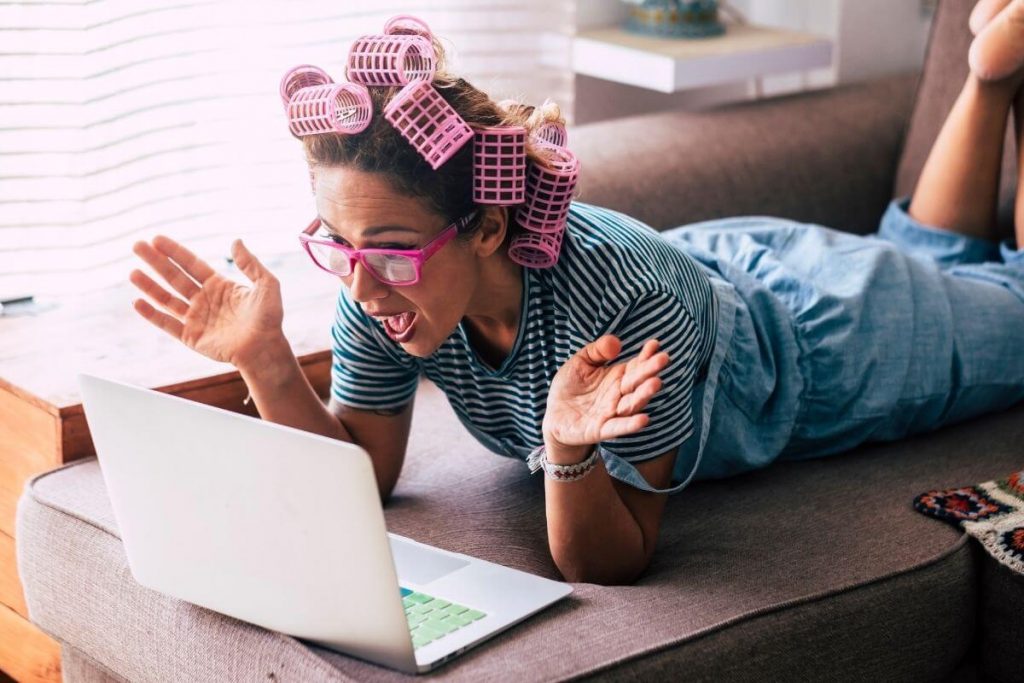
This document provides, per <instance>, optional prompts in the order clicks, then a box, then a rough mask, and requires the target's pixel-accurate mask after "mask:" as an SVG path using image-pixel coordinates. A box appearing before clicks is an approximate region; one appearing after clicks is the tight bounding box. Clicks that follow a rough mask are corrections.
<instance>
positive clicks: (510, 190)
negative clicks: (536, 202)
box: [473, 126, 526, 204]
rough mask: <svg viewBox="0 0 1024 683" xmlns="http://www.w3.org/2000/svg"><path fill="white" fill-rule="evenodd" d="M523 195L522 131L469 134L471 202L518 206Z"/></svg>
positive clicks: (506, 129) (487, 130)
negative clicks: (471, 137)
mask: <svg viewBox="0 0 1024 683" xmlns="http://www.w3.org/2000/svg"><path fill="white" fill-rule="evenodd" d="M525 194H526V129H525V128H523V127H522V126H496V127H492V128H478V129H476V130H475V131H474V133H473V201H474V202H476V203H477V204H522V203H523V201H524V199H525Z"/></svg>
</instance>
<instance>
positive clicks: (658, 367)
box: [620, 339, 669, 394]
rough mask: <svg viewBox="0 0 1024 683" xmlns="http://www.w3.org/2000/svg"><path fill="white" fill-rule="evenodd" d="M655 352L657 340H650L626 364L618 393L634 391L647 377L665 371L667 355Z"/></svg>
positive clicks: (667, 360)
mask: <svg viewBox="0 0 1024 683" xmlns="http://www.w3.org/2000/svg"><path fill="white" fill-rule="evenodd" d="M657 350H658V340H657V339H650V340H648V341H647V343H645V344H644V346H643V348H642V349H640V353H639V354H637V355H636V357H634V358H631V359H630V360H629V362H627V363H626V371H625V374H624V375H623V377H622V382H621V384H620V391H621V392H622V393H623V394H629V393H630V392H632V391H635V390H636V388H637V387H638V386H640V385H641V384H642V383H643V382H644V381H646V380H647V379H648V378H649V377H653V376H655V375H657V374H658V373H659V372H661V371H662V370H664V369H665V367H666V366H667V365H668V362H669V356H668V353H667V352H665V351H662V352H660V353H658V352H657Z"/></svg>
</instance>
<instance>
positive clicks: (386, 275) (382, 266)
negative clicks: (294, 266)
mask: <svg viewBox="0 0 1024 683" xmlns="http://www.w3.org/2000/svg"><path fill="white" fill-rule="evenodd" d="M309 247H310V251H311V252H312V254H313V258H315V259H316V262H317V263H318V264H319V265H320V266H321V267H322V268H326V269H327V270H329V271H331V272H332V273H336V274H338V275H341V276H346V275H350V274H351V273H352V260H351V259H350V258H349V256H348V254H346V253H345V252H343V251H341V250H340V249H334V248H332V247H330V246H328V245H326V244H317V243H316V242H312V243H310V245H309ZM365 262H366V264H367V265H369V266H370V268H372V269H373V271H374V273H375V274H376V275H377V277H379V278H380V279H382V280H385V281H387V282H412V281H413V280H415V279H416V264H415V263H414V262H413V260H412V259H410V258H409V257H407V256H401V255H398V254H366V261H365Z"/></svg>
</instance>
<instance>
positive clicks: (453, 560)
mask: <svg viewBox="0 0 1024 683" xmlns="http://www.w3.org/2000/svg"><path fill="white" fill-rule="evenodd" d="M388 538H389V540H390V541H391V554H392V555H393V556H394V558H395V571H396V572H397V573H398V578H399V580H406V581H411V582H412V583H418V584H425V583H430V582H431V581H434V580H436V579H440V578H441V577H442V576H445V575H447V574H451V573H452V572H453V571H455V570H456V569H462V568H463V567H465V566H466V565H468V564H469V562H468V561H467V560H463V559H461V558H458V557H452V556H451V555H445V554H444V553H441V552H437V551H434V550H429V549H427V548H423V547H422V546H419V545H416V544H415V543H409V542H408V541H403V540H401V539H398V538H395V537H394V536H388Z"/></svg>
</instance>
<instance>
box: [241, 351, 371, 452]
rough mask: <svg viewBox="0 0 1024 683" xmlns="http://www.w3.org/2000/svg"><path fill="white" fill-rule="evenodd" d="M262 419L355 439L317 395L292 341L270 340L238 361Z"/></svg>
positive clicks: (351, 439)
mask: <svg viewBox="0 0 1024 683" xmlns="http://www.w3.org/2000/svg"><path fill="white" fill-rule="evenodd" d="M236 367H238V370H239V372H240V373H241V375H242V380H243V381H244V382H245V384H246V386H247V387H248V389H249V393H250V395H251V396H252V400H253V401H254V402H255V403H256V409H257V410H258V411H259V413H260V417H262V418H263V419H264V420H267V421H268V422H276V423H277V424H283V425H287V426H289V427H294V428H296V429H301V430H303V431H307V432H313V433H314V434H322V435H323V436H328V437H331V438H334V439H341V440H342V441H349V442H352V441H354V439H353V438H352V436H351V434H349V432H348V430H346V429H345V425H344V424H342V422H341V420H339V419H338V418H337V417H335V416H334V415H333V414H331V412H330V411H329V410H328V409H327V406H325V405H324V403H323V401H321V400H320V397H319V396H317V395H316V391H314V390H313V386H312V385H311V384H310V383H309V380H308V379H307V378H306V375H305V374H304V373H303V372H302V367H301V366H300V365H299V360H298V359H297V358H296V357H295V354H294V353H292V349H291V346H290V345H289V344H288V340H287V339H285V338H284V337H283V336H282V337H281V338H280V339H276V340H272V341H268V342H267V343H265V344H263V345H261V346H260V348H259V350H258V351H256V352H255V353H254V354H253V356H252V357H251V358H245V359H242V360H239V361H238V362H236Z"/></svg>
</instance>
